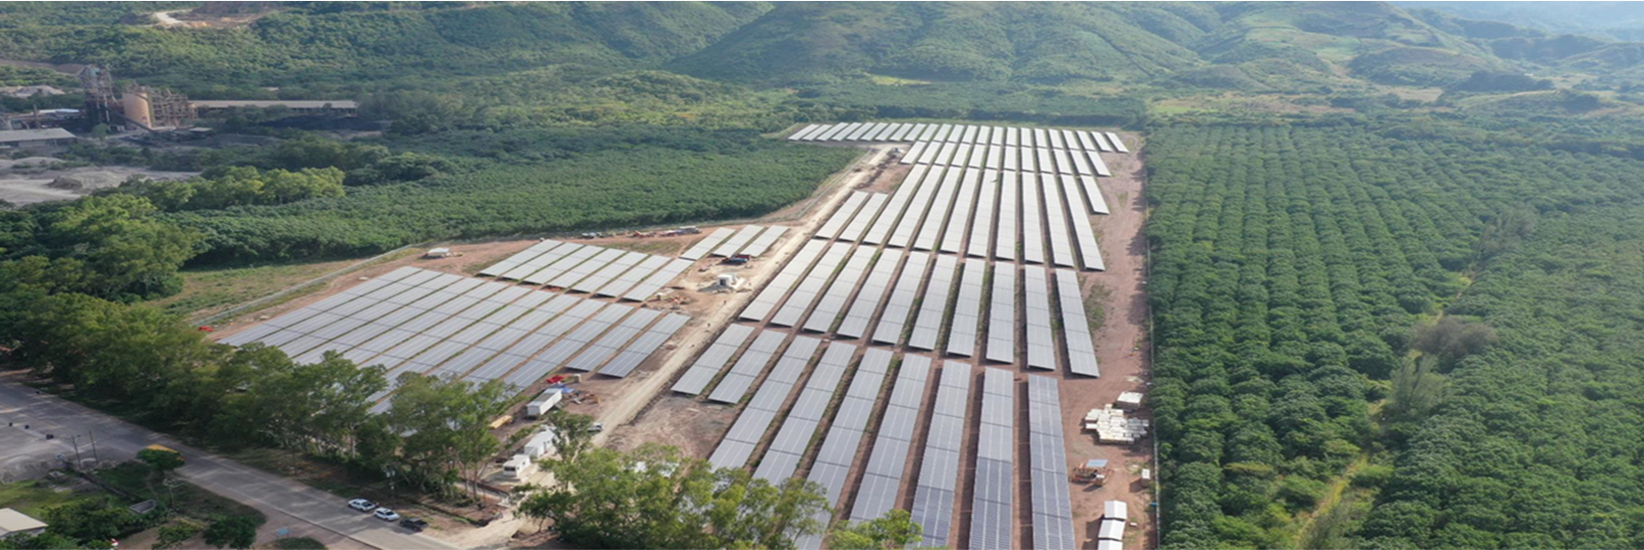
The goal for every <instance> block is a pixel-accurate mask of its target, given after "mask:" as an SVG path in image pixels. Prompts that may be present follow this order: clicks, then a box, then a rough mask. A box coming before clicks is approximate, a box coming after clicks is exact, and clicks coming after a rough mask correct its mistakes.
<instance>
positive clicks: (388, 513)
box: [376, 508, 400, 521]
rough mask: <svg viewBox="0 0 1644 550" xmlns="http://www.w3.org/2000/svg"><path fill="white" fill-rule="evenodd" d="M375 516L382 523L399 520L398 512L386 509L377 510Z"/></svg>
mask: <svg viewBox="0 0 1644 550" xmlns="http://www.w3.org/2000/svg"><path fill="white" fill-rule="evenodd" d="M376 514H377V519H380V520H383V521H399V520H400V514H399V513H398V512H395V511H393V510H389V509H387V508H378V509H377V512H376Z"/></svg>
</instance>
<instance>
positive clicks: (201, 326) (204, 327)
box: [200, 325, 212, 332]
mask: <svg viewBox="0 0 1644 550" xmlns="http://www.w3.org/2000/svg"><path fill="white" fill-rule="evenodd" d="M200 332H212V328H211V327H208V326H205V325H200Z"/></svg>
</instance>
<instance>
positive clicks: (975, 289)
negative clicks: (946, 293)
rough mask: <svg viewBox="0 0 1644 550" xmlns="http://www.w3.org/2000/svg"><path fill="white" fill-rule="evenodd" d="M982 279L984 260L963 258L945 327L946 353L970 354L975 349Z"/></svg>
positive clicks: (984, 271) (983, 288) (984, 274)
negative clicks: (957, 295) (954, 298)
mask: <svg viewBox="0 0 1644 550" xmlns="http://www.w3.org/2000/svg"><path fill="white" fill-rule="evenodd" d="M986 278H987V263H986V262H982V261H967V262H965V263H964V266H963V267H962V268H961V270H960V276H959V298H958V299H957V300H955V301H954V303H953V321H952V322H951V323H950V324H949V329H948V343H947V352H948V353H949V354H952V355H959V356H963V357H970V356H971V355H972V353H974V352H975V351H976V343H977V329H978V328H979V326H980V324H981V314H982V293H983V291H984V290H985V289H986V286H985V285H984V283H983V280H984V279H986Z"/></svg>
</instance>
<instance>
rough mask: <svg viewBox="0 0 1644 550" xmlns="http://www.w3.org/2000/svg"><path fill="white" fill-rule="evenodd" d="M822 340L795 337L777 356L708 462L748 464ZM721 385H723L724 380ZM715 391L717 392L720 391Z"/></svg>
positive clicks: (718, 465)
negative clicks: (795, 381) (773, 364)
mask: <svg viewBox="0 0 1644 550" xmlns="http://www.w3.org/2000/svg"><path fill="white" fill-rule="evenodd" d="M821 343H822V341H821V340H817V339H815V338H809V337H805V336H799V337H796V338H794V341H793V343H791V344H789V345H788V349H787V350H786V351H784V352H783V353H782V358H780V359H778V360H777V362H776V366H775V367H774V368H772V369H771V375H770V376H769V377H768V378H767V379H766V380H765V383H764V384H762V385H760V387H759V390H758V391H757V392H755V394H754V398H753V399H752V400H750V401H749V402H748V406H747V407H746V408H744V409H743V410H742V414H740V415H737V418H736V422H735V423H734V424H732V425H731V429H730V431H728V432H726V434H725V439H723V440H721V441H720V443H719V447H718V448H716V449H714V453H713V455H711V456H709V457H708V462H709V463H711V464H713V465H714V467H715V468H736V467H741V466H743V465H744V464H747V462H748V458H749V457H750V456H751V455H752V454H753V450H754V447H755V446H757V445H758V443H759V440H760V439H762V438H763V437H764V434H765V432H766V431H768V430H769V429H770V426H771V423H772V422H774V421H775V420H776V414H777V412H778V409H779V408H780V407H781V406H782V403H783V402H785V401H786V400H787V396H788V395H789V394H790V393H792V390H793V380H795V379H797V376H798V374H799V373H800V372H801V371H803V370H804V368H805V365H806V364H808V363H810V359H811V356H813V355H815V354H816V348H817V347H818V346H819V345H820V344H821ZM783 373H792V374H791V377H790V376H789V375H782V374H783ZM779 375H782V376H779ZM720 387H724V383H723V382H722V383H721V384H720ZM714 393H715V394H718V390H717V389H716V390H715V392H714ZM741 445H746V447H742V446H741Z"/></svg>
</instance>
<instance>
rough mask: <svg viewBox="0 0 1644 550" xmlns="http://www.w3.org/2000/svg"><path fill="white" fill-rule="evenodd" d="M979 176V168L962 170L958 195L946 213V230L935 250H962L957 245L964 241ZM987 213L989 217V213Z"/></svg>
mask: <svg viewBox="0 0 1644 550" xmlns="http://www.w3.org/2000/svg"><path fill="white" fill-rule="evenodd" d="M981 177H982V172H981V171H979V170H966V171H965V172H964V176H963V177H962V178H961V179H960V182H961V183H960V184H959V195H958V196H957V197H955V199H954V204H953V211H952V213H950V214H949V215H948V228H947V231H945V232H943V233H942V241H941V244H940V245H938V246H937V250H941V251H942V252H946V253H949V254H958V253H960V252H962V250H960V248H959V247H960V245H961V244H963V243H964V241H965V236H966V235H967V234H968V232H967V231H966V228H968V227H970V221H971V207H972V206H973V205H974V203H975V202H976V188H977V180H979V179H981ZM978 214H980V213H978ZM988 214H989V216H990V217H991V213H988ZM987 223H988V222H987V221H983V222H981V223H978V224H976V225H978V226H985V225H986V224H987Z"/></svg>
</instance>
